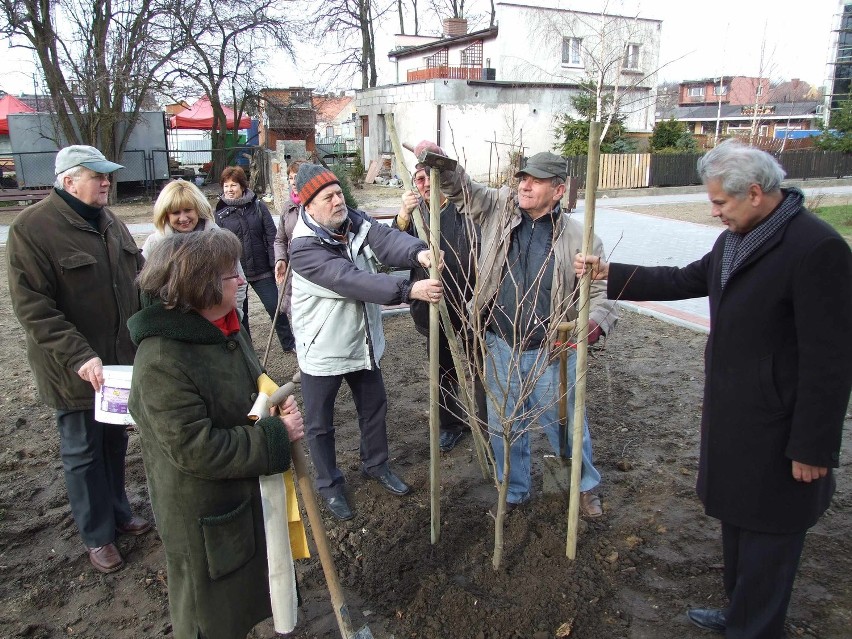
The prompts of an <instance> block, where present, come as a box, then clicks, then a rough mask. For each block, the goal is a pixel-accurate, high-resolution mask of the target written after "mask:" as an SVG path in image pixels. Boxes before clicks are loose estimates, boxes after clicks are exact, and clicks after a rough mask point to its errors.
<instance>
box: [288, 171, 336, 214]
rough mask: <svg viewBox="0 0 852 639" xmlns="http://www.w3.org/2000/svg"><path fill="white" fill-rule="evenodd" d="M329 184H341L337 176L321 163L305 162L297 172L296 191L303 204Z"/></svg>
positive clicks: (306, 203) (305, 204)
mask: <svg viewBox="0 0 852 639" xmlns="http://www.w3.org/2000/svg"><path fill="white" fill-rule="evenodd" d="M329 184H340V180H338V179H337V176H336V175H335V174H334V173H332V172H331V171H329V170H328V169H327V168H325V167H324V166H320V165H319V164H303V165H302V166H300V167H299V172H298V173H296V191H297V192H298V193H299V200H300V201H301V202H302V205H303V206H307V205H308V202H310V201H311V200H312V199H313V197H314V196H315V195H316V194H317V193H319V192H320V191H322V190H323V189H324V188H325V187H327V186H328V185H329Z"/></svg>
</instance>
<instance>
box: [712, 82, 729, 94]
mask: <svg viewBox="0 0 852 639" xmlns="http://www.w3.org/2000/svg"><path fill="white" fill-rule="evenodd" d="M713 95H728V85H727V84H723V85H722V86H719V85H718V84H717V85H715V86H714V87H713Z"/></svg>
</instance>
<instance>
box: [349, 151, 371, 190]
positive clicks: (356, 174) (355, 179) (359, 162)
mask: <svg viewBox="0 0 852 639" xmlns="http://www.w3.org/2000/svg"><path fill="white" fill-rule="evenodd" d="M366 173H367V172H366V171H365V170H364V160H363V159H362V158H361V149H360V148H359V149H356V150H355V158H354V159H353V161H352V166H351V167H350V168H349V177H350V178H351V179H352V186H354V187H355V188H356V189H362V188H364V176H365V175H366Z"/></svg>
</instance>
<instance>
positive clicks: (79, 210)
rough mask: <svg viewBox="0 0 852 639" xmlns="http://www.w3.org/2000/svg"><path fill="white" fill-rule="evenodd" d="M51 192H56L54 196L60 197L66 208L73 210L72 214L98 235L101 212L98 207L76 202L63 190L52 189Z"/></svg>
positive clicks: (79, 201)
mask: <svg viewBox="0 0 852 639" xmlns="http://www.w3.org/2000/svg"><path fill="white" fill-rule="evenodd" d="M53 190H54V191H56V194H57V195H58V196H59V197H61V198H62V199H63V200H64V201H65V203H66V204H67V205H68V206H70V207H71V208H72V209H74V212H75V213H76V214H77V215H79V216H80V217H82V218H83V219H84V220H86V221H87V222H88V223H89V224H90V225H91V226H92V228H93V229H95V230H96V231H97V232H98V233H100V231H101V229H100V219H101V211H102V210H103V209H102V208H101V207H100V206H89V205H88V204H86V203H85V202H83V201H81V200H78V199H77V198H76V197H74V196H73V195H71V194H70V193H69V192H68V191H66V190H65V189H57V188H55V187H54V189H53Z"/></svg>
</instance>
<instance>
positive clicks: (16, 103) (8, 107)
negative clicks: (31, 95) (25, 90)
mask: <svg viewBox="0 0 852 639" xmlns="http://www.w3.org/2000/svg"><path fill="white" fill-rule="evenodd" d="M10 113H35V109H33V108H32V107H29V106H27V105H26V104H24V103H23V102H21V101H20V100H19V99H18V98H16V97H15V96H14V95H8V94H7V95H5V96H3V99H2V100H0V135H9V114H10Z"/></svg>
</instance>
